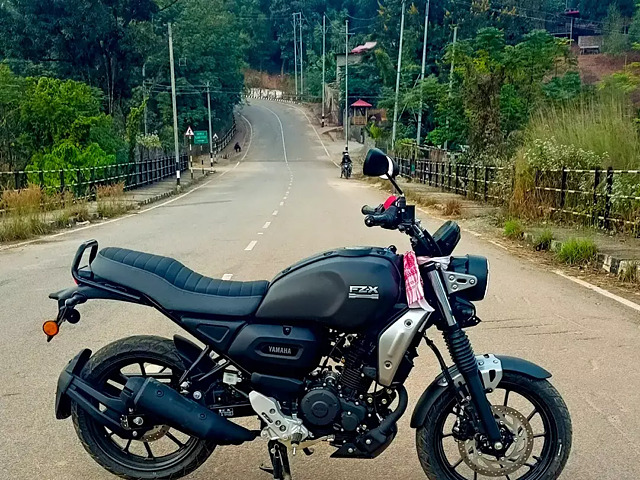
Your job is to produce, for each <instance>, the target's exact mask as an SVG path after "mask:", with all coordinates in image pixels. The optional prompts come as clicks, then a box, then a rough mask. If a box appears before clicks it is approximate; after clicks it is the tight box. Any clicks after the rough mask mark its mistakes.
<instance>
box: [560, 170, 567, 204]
mask: <svg viewBox="0 0 640 480" xmlns="http://www.w3.org/2000/svg"><path fill="white" fill-rule="evenodd" d="M566 190H567V169H566V167H564V166H563V167H562V177H561V180H560V210H564V202H565V197H566V193H567V192H566Z"/></svg>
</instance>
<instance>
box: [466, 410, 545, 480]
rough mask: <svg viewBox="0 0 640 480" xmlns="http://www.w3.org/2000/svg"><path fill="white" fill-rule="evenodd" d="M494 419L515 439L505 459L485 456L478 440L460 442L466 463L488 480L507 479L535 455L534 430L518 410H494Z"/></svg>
mask: <svg viewBox="0 0 640 480" xmlns="http://www.w3.org/2000/svg"><path fill="white" fill-rule="evenodd" d="M491 410H492V411H493V416H494V417H495V418H496V420H497V421H498V422H503V423H504V426H505V427H506V428H508V429H509V431H510V432H511V433H512V435H513V444H512V445H511V446H510V447H509V448H508V449H507V451H506V452H505V454H504V457H500V458H496V457H493V456H491V455H488V454H485V453H482V452H481V451H480V450H479V449H478V444H477V442H476V440H475V439H470V440H466V441H464V442H458V449H459V451H460V455H461V457H462V459H463V460H464V462H465V463H466V464H467V466H468V467H469V468H471V470H473V471H474V472H478V473H480V474H482V475H486V476H487V477H504V476H505V475H509V474H511V473H514V472H515V471H516V470H518V469H519V468H520V467H522V466H523V465H524V464H525V463H526V462H527V460H528V459H529V457H530V456H531V453H532V452H533V429H532V428H531V424H530V423H529V421H528V420H527V418H526V417H525V416H524V415H522V414H521V413H520V412H518V411H517V410H516V409H514V408H511V407H506V406H503V405H493V406H492V407H491Z"/></svg>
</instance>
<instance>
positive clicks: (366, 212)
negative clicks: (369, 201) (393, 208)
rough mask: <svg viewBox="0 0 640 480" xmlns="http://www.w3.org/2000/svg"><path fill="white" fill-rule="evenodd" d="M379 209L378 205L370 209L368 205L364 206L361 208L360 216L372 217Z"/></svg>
mask: <svg viewBox="0 0 640 480" xmlns="http://www.w3.org/2000/svg"><path fill="white" fill-rule="evenodd" d="M379 209H380V205H378V206H377V207H372V206H370V205H365V206H363V207H362V214H363V215H374V214H376V213H378V210H379Z"/></svg>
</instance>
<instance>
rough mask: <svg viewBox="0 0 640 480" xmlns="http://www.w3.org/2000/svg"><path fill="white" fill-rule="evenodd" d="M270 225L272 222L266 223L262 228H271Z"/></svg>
mask: <svg viewBox="0 0 640 480" xmlns="http://www.w3.org/2000/svg"><path fill="white" fill-rule="evenodd" d="M269 225H271V222H265V224H264V225H263V226H262V228H269Z"/></svg>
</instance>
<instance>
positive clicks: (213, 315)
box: [43, 150, 571, 480]
mask: <svg viewBox="0 0 640 480" xmlns="http://www.w3.org/2000/svg"><path fill="white" fill-rule="evenodd" d="M364 174H365V175H369V176H386V178H388V179H389V180H390V181H391V182H392V183H393V184H394V185H395V187H396V189H397V191H399V192H400V188H399V187H398V186H397V185H396V182H395V181H394V177H395V175H396V174H397V165H396V164H395V162H394V161H393V160H392V159H390V158H389V157H387V156H386V155H385V154H384V153H383V152H381V151H380V150H371V151H370V152H369V154H368V156H367V158H366V161H365V164H364ZM363 213H364V214H366V217H365V224H366V225H367V226H369V227H373V226H380V227H382V228H386V229H393V230H399V231H401V232H403V233H406V234H407V235H409V236H410V238H411V244H412V246H413V249H414V251H415V253H416V255H417V256H418V257H419V258H421V259H423V257H428V258H427V260H426V261H424V262H422V263H423V264H422V265H420V267H419V273H420V276H421V278H422V280H423V284H424V295H425V299H426V300H427V302H428V304H429V305H430V306H432V307H433V308H432V310H431V311H428V310H426V309H416V308H409V307H408V305H407V300H406V292H405V282H404V270H403V268H404V263H403V256H401V255H398V254H397V253H396V248H395V247H393V246H392V247H389V248H381V247H366V248H365V247H359V248H344V249H335V250H331V251H327V252H324V253H322V254H319V255H316V256H313V257H310V258H308V259H306V260H302V261H301V262H299V263H296V264H295V265H292V266H291V267H289V268H286V269H285V270H283V271H282V272H281V273H279V274H278V275H277V276H276V277H275V278H274V279H273V280H272V281H271V282H267V281H256V282H235V281H222V280H217V279H212V278H207V277H204V276H202V275H200V274H198V273H196V272H193V271H192V270H190V269H188V268H187V267H185V266H184V265H182V264H181V263H179V262H178V261H176V260H174V259H171V258H167V257H161V256H158V255H150V254H148V253H141V252H135V251H132V250H127V249H123V248H114V247H109V248H104V249H102V250H100V251H98V244H97V242H96V241H93V240H92V241H89V242H86V243H85V244H83V245H82V246H81V247H80V249H79V250H78V252H77V253H76V256H75V259H74V260H73V266H72V269H71V273H72V276H73V278H74V280H75V282H76V283H77V286H75V287H73V288H70V289H67V290H63V291H61V292H58V293H55V294H52V295H51V298H53V299H55V300H57V302H58V307H59V312H58V317H57V320H55V321H53V320H52V321H49V322H45V324H44V327H43V328H44V331H45V333H46V334H47V335H48V340H51V339H52V338H53V336H55V335H56V334H58V331H59V326H60V325H61V324H62V323H63V322H65V321H67V322H69V323H77V322H78V321H79V320H80V314H79V312H78V310H77V309H76V307H77V306H78V305H80V304H82V303H84V302H86V301H87V300H90V299H110V300H118V301H124V302H131V303H136V304H141V305H147V306H151V307H154V308H155V309H157V310H159V311H160V312H162V313H163V314H164V315H166V316H167V317H168V318H170V319H171V320H172V321H174V322H175V323H176V324H177V325H179V326H180V327H182V328H184V329H185V330H186V331H187V332H189V333H190V334H191V335H193V336H194V337H195V338H197V339H198V340H199V341H200V342H202V343H203V344H204V345H205V346H204V348H201V347H200V346H198V345H196V344H195V343H193V342H191V341H189V340H187V339H186V338H184V337H181V336H178V335H176V336H175V337H174V338H173V339H172V340H170V339H166V338H160V337H155V336H137V337H128V338H124V339H122V340H118V341H116V342H114V343H111V344H110V345H107V346H106V347H104V348H102V349H101V350H99V351H98V352H97V353H96V354H95V355H92V352H91V351H90V350H88V349H84V350H82V351H81V352H80V353H79V354H78V355H77V356H76V357H75V358H73V359H72V360H71V361H70V363H69V364H68V365H67V367H66V368H65V369H64V370H63V372H62V373H61V375H60V378H59V381H58V390H57V393H56V403H55V413H56V417H57V418H59V419H64V418H68V417H70V416H71V417H72V418H73V423H74V426H75V428H76V432H77V434H78V436H79V437H80V440H81V442H82V444H83V446H84V448H85V449H86V450H87V451H88V452H89V454H90V455H91V456H92V457H93V459H94V460H95V461H97V462H98V463H99V464H100V465H102V466H103V467H104V468H106V469H107V470H109V471H110V472H112V473H114V474H116V475H119V476H122V477H124V478H135V479H151V478H154V479H157V478H178V477H181V476H183V475H186V474H188V473H189V472H192V471H193V470H195V469H196V468H198V467H199V466H200V465H202V464H203V463H204V462H205V461H206V459H207V458H208V457H209V455H211V453H212V452H213V450H214V449H215V448H216V446H217V445H239V444H241V443H243V442H249V441H253V440H255V439H257V438H262V439H264V440H265V441H266V442H267V443H268V451H269V455H270V458H271V463H272V465H270V466H269V467H263V469H264V470H265V471H268V472H269V473H270V474H271V475H273V478H275V479H289V478H291V474H290V468H289V453H291V454H294V455H295V453H296V451H302V452H304V453H305V454H307V455H310V454H311V453H312V450H311V448H310V447H311V446H312V445H313V444H316V443H318V442H322V441H325V442H328V443H329V444H330V445H331V446H333V447H334V448H335V451H334V452H333V454H332V457H336V458H362V459H370V458H374V457H376V456H378V455H380V454H381V453H382V452H383V451H384V450H385V449H386V448H387V447H388V446H389V444H390V443H391V442H392V441H393V439H394V437H395V436H396V434H397V433H398V427H397V422H398V420H399V419H400V417H401V416H402V415H403V414H404V413H405V411H406V409H407V404H408V399H407V391H406V389H405V387H404V383H405V381H406V379H407V377H408V376H409V373H410V372H411V370H412V368H413V365H414V359H415V357H416V356H417V355H418V346H419V344H420V342H421V341H422V340H423V339H424V341H425V342H426V344H427V345H428V346H429V348H430V349H431V350H433V352H434V353H435V356H436V359H437V361H438V362H439V365H440V367H441V370H442V373H441V374H440V375H439V376H438V377H436V378H435V380H434V381H433V382H432V383H431V384H430V385H429V386H428V387H427V389H426V390H425V391H424V393H423V394H422V396H421V397H420V399H419V400H418V402H417V405H416V407H415V410H414V412H413V416H412V418H411V427H413V428H415V429H417V431H416V443H417V451H418V457H419V459H420V463H421V464H422V467H423V469H424V472H425V473H426V475H427V477H428V478H430V479H434V480H435V479H438V480H448V479H451V480H454V479H455V480H459V479H477V478H478V476H481V477H502V478H507V479H510V478H513V479H515V478H519V479H526V480H533V479H536V480H551V479H556V478H558V476H559V475H560V473H561V472H562V470H563V468H564V466H565V463H566V461H567V458H568V456H569V451H570V448H571V420H570V417H569V412H568V410H567V407H566V405H565V403H564V402H563V400H562V398H561V397H560V395H559V393H558V392H557V391H556V390H555V389H554V387H553V386H552V385H551V384H550V383H549V381H548V379H549V378H550V377H551V374H550V373H549V372H548V371H546V370H545V369H544V368H542V367H539V366H537V365H534V364H533V363H530V362H528V361H526V360H522V359H519V358H514V357H509V356H502V355H494V354H484V355H475V354H474V352H473V349H472V347H471V344H470V342H469V339H468V338H467V335H466V333H465V330H464V329H465V328H470V327H473V326H475V325H477V324H478V322H480V319H479V318H478V317H477V316H476V310H475V307H474V305H473V304H472V303H471V302H473V301H477V300H482V299H483V298H484V296H485V292H486V289H487V278H488V265H487V260H486V259H485V258H483V257H478V256H471V255H467V256H464V257H451V253H452V252H453V249H454V248H455V246H456V244H457V243H458V241H459V239H460V229H459V227H458V226H457V225H456V224H455V223H453V222H447V223H445V224H444V225H443V226H442V227H441V228H440V229H439V230H438V231H437V232H435V233H434V234H433V235H430V234H429V232H427V231H426V230H424V229H423V228H421V226H420V222H419V221H417V220H416V219H415V208H414V207H413V206H411V205H407V203H406V200H405V198H404V196H402V195H400V196H399V197H398V198H397V199H396V200H395V201H394V202H393V204H391V205H389V206H388V208H386V209H385V208H383V207H382V206H381V207H378V208H371V207H363ZM87 250H88V251H89V255H88V264H87V265H85V266H83V267H81V266H80V264H81V262H82V258H83V256H84V254H85V252H86V251H87ZM442 258H445V259H447V260H448V262H446V263H443V262H442V261H441V260H442ZM431 327H435V330H438V331H440V332H441V333H442V336H443V337H444V341H445V343H446V345H447V348H448V350H449V353H450V355H451V358H452V360H453V365H452V366H450V367H449V366H447V365H446V363H445V360H444V359H443V357H442V355H441V354H440V352H439V351H438V349H437V348H436V346H435V345H434V343H433V342H432V341H431V340H430V339H429V338H428V337H427V332H428V331H429V329H430V328H431ZM256 416H257V418H258V420H259V422H260V424H259V428H258V429H255V430H251V429H249V428H245V427H244V426H241V425H239V424H236V423H234V422H232V421H231V420H230V419H237V418H241V417H254V418H255V417H256Z"/></svg>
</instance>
